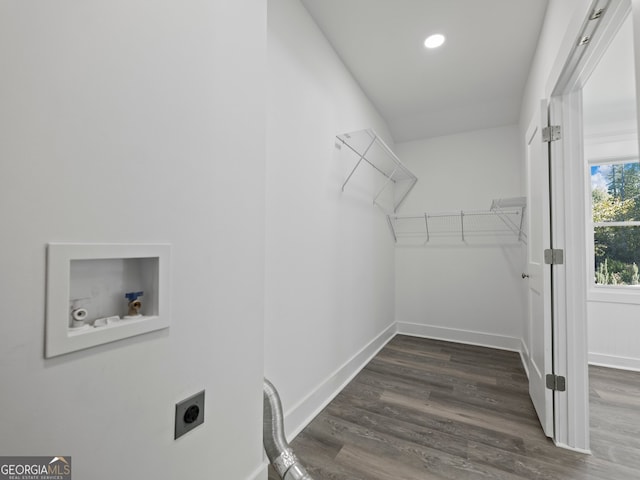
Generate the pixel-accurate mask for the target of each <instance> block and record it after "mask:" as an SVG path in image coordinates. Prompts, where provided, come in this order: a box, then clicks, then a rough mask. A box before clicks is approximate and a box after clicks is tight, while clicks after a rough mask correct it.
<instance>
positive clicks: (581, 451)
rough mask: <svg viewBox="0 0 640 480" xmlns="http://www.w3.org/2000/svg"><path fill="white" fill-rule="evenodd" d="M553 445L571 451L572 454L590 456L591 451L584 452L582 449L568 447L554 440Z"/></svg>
mask: <svg viewBox="0 0 640 480" xmlns="http://www.w3.org/2000/svg"><path fill="white" fill-rule="evenodd" d="M553 444H554V445H555V446H556V447H559V448H564V449H565V450H571V451H572V452H577V453H583V454H584V455H591V450H585V449H584V448H576V447H570V446H569V445H567V444H566V443H560V442H556V441H555V440H554V441H553Z"/></svg>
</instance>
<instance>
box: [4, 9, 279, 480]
mask: <svg viewBox="0 0 640 480" xmlns="http://www.w3.org/2000/svg"><path fill="white" fill-rule="evenodd" d="M0 63H2V65H3V68H2V79H1V80H0V82H1V85H2V88H0V104H1V105H2V108H1V109H0V132H1V133H0V137H1V138H0V159H1V160H0V219H1V220H2V224H3V235H2V249H1V250H0V271H2V275H1V276H0V312H1V314H0V317H1V318H2V322H0V381H1V383H2V392H3V393H2V400H1V407H2V408H0V424H1V425H2V432H3V434H2V435H1V436H0V451H1V452H2V454H3V455H52V456H53V455H71V456H72V459H73V475H74V478H90V479H95V480H101V479H104V480H107V479H113V478H119V479H123V480H126V479H134V478H135V479H138V478H154V479H166V480H169V479H174V478H233V479H247V478H253V477H254V476H255V475H257V474H258V473H260V472H262V473H264V471H263V460H262V445H261V443H262V442H261V432H262V423H261V422H262V376H263V365H262V358H263V302H264V285H263V282H264V275H263V272H264V207H263V200H264V181H265V166H264V161H265V153H264V152H265V101H264V95H265V88H264V75H265V66H266V4H265V3H264V2H263V1H261V0H240V1H235V2H227V1H218V0H216V1H209V2H202V1H199V0H184V1H181V2H168V1H150V0H126V1H125V0H115V1H110V2H99V1H95V0H88V1H84V2H80V3H78V2H71V1H66V0H62V1H57V2H38V3H32V2H21V1H13V0H10V1H6V2H2V3H1V4H0ZM51 241H57V242H125V243H129V242H134V243H135V242H138V243H145V242H169V243H171V244H172V245H173V248H172V255H173V266H172V275H171V284H172V287H171V292H170V294H171V295H172V303H173V315H172V317H173V318H172V325H171V328H170V329H168V330H164V331H160V332H154V333H150V334H146V335H143V336H139V337H136V338H131V339H127V340H123V341H118V342H115V343H111V344H108V345H102V346H99V347H96V348H92V349H89V350H85V351H82V352H76V353H72V354H67V355H64V356H60V357H57V358H53V359H49V360H45V359H44V358H43V341H44V311H45V295H44V291H45V246H46V244H47V242H51ZM201 389H205V390H206V415H205V419H206V420H205V423H204V425H203V426H201V427H198V428H197V429H196V430H194V431H193V432H191V433H189V434H188V435H186V436H184V437H182V438H181V439H179V440H178V441H174V439H173V422H174V405H175V403H176V402H177V401H179V400H181V399H183V398H185V397H187V396H189V395H191V394H193V393H195V392H197V391H199V390H201Z"/></svg>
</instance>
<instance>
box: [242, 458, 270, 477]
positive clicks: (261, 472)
mask: <svg viewBox="0 0 640 480" xmlns="http://www.w3.org/2000/svg"><path fill="white" fill-rule="evenodd" d="M268 468H269V464H268V463H266V462H265V463H263V464H262V465H260V466H259V467H258V468H257V469H256V470H255V471H254V472H253V473H252V474H251V475H249V477H248V478H247V480H267V478H269V470H268Z"/></svg>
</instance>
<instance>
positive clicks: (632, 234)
mask: <svg viewBox="0 0 640 480" xmlns="http://www.w3.org/2000/svg"><path fill="white" fill-rule="evenodd" d="M589 168H590V174H591V217H592V221H593V253H594V264H593V265H594V271H593V278H594V283H595V284H596V285H613V286H624V287H629V286H638V288H640V273H639V271H638V269H639V266H640V163H639V162H638V159H637V158H633V159H626V160H620V161H615V162H613V161H609V162H608V163H592V164H591V165H590V166H589Z"/></svg>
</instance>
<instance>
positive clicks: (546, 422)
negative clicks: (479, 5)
mask: <svg viewBox="0 0 640 480" xmlns="http://www.w3.org/2000/svg"><path fill="white" fill-rule="evenodd" d="M546 125H547V103H546V102H543V103H542V105H541V111H540V112H538V113H537V115H536V116H535V117H534V119H533V120H532V122H531V125H530V126H529V129H528V130H527V138H526V140H527V200H528V205H527V206H528V212H529V213H528V221H529V236H528V241H527V271H526V272H525V273H526V275H529V276H528V278H527V277H526V275H523V276H524V277H525V278H526V280H527V282H528V288H527V294H528V332H527V333H528V348H529V365H528V367H529V395H530V396H531V400H532V401H533V405H534V407H535V409H536V412H537V413H538V418H539V419H540V423H541V424H542V429H543V430H544V433H545V434H546V435H547V436H548V437H553V396H552V391H551V390H549V389H547V387H546V374H548V373H552V369H553V366H552V356H551V352H552V340H551V331H552V330H551V329H552V324H551V266H550V265H546V264H545V262H544V250H545V249H548V248H550V245H551V228H550V225H551V215H550V204H549V150H548V144H547V143H543V141H542V127H543V126H546Z"/></svg>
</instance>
